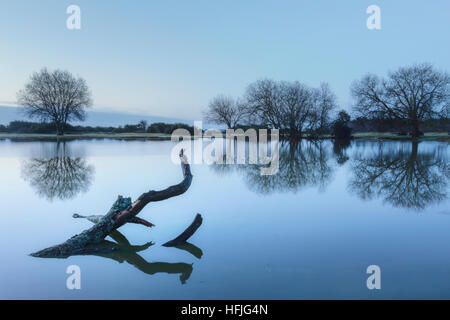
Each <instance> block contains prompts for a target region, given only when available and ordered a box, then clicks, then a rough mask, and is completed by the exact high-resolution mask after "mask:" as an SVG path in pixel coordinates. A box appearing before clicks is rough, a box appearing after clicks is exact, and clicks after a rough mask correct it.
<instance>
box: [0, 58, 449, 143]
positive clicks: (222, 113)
mask: <svg viewBox="0 0 450 320" xmlns="http://www.w3.org/2000/svg"><path fill="white" fill-rule="evenodd" d="M350 92H351V95H352V98H353V106H352V111H351V113H352V114H351V115H350V114H348V113H347V112H346V111H344V110H340V111H339V109H340V108H339V106H338V104H337V98H336V95H335V94H334V92H333V91H332V90H331V88H330V86H329V85H328V84H327V83H322V84H321V85H320V86H319V87H310V86H307V85H305V84H303V83H300V82H298V81H275V80H272V79H262V80H258V81H256V82H253V83H251V84H250V85H249V86H248V87H247V89H246V91H245V94H244V95H243V96H242V97H239V98H233V97H229V96H224V95H218V96H216V97H215V98H213V99H212V100H211V102H210V103H209V105H208V108H207V110H206V111H205V112H204V119H205V120H206V121H208V122H211V123H215V124H218V125H225V126H226V127H227V128H236V127H240V128H244V127H246V128H249V127H252V128H273V129H279V130H280V133H281V135H282V136H284V137H289V138H291V139H299V138H302V137H304V136H307V137H309V138H318V137H320V136H323V135H324V134H331V135H333V136H334V137H335V138H340V139H346V138H349V137H350V136H351V133H352V132H357V131H385V130H386V131H395V132H398V133H399V134H405V135H410V136H412V137H419V136H421V135H423V132H424V130H436V129H437V130H445V131H448V129H449V116H450V76H449V74H448V73H446V72H444V71H440V70H436V69H435V68H434V67H433V66H432V65H430V64H415V65H412V66H408V67H402V68H399V69H398V70H396V71H394V72H390V73H389V74H388V76H387V77H385V78H381V77H378V76H376V75H372V74H367V75H365V76H364V77H362V78H361V79H360V80H357V81H354V82H353V84H352V86H351V89H350ZM17 101H18V103H19V105H21V106H23V107H24V110H25V112H26V114H27V115H28V116H29V117H30V118H35V119H38V120H39V121H40V122H41V123H34V122H23V121H14V122H11V123H10V124H9V125H8V126H0V130H1V131H4V132H21V133H52V132H56V133H57V134H58V135H63V134H64V133H68V132H73V133H80V132H111V133H125V132H150V133H167V134H170V133H172V132H173V131H174V130H175V129H177V128H185V129H188V130H189V131H190V132H191V133H193V127H191V126H187V125H185V124H164V123H154V124H151V125H150V126H148V124H147V122H146V121H141V122H139V123H138V124H128V125H125V126H123V127H118V128H114V127H83V126H72V125H70V122H71V121H73V120H79V121H82V120H84V119H85V117H86V108H89V107H90V106H91V105H92V98H91V92H90V90H89V87H88V86H87V84H86V81H85V80H84V79H82V78H76V77H74V76H73V75H72V74H71V73H69V72H68V71H62V70H55V71H52V72H50V71H48V70H47V69H45V68H44V69H42V70H41V71H39V72H36V73H33V74H32V76H31V78H30V80H29V82H28V83H27V84H26V85H25V87H24V89H23V90H21V91H19V92H18V94H17ZM351 116H353V120H352V119H351Z"/></svg>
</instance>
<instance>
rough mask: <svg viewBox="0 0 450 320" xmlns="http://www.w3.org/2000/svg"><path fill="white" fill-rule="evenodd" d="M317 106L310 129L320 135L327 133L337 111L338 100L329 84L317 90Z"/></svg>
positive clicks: (312, 114) (311, 118)
mask: <svg viewBox="0 0 450 320" xmlns="http://www.w3.org/2000/svg"><path fill="white" fill-rule="evenodd" d="M314 98H315V106H314V108H313V111H312V113H311V116H310V129H311V130H312V131H315V132H317V133H319V134H321V133H325V132H326V131H327V127H328V126H329V124H330V123H331V115H332V113H333V111H334V110H336V108H337V106H338V104H337V98H336V95H335V94H334V92H333V91H332V90H331V88H330V86H329V85H328V83H321V84H320V87H319V88H318V89H315V97H314Z"/></svg>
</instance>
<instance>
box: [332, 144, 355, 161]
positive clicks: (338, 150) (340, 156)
mask: <svg viewBox="0 0 450 320" xmlns="http://www.w3.org/2000/svg"><path fill="white" fill-rule="evenodd" d="M350 145H351V140H350V139H336V140H334V143H333V153H334V155H335V157H336V162H337V163H338V164H339V165H343V164H344V163H346V162H347V161H348V159H349V156H348V155H347V152H346V150H347V148H348V147H350Z"/></svg>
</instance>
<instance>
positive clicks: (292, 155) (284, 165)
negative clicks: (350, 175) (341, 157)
mask: <svg viewBox="0 0 450 320" xmlns="http://www.w3.org/2000/svg"><path fill="white" fill-rule="evenodd" d="M324 144H325V142H323V141H306V140H303V141H300V142H298V143H288V142H285V143H281V144H280V148H279V171H278V172H277V173H276V174H274V175H261V171H260V168H261V165H250V164H245V165H226V164H222V165H218V164H215V165H213V166H212V167H213V170H214V171H215V172H217V173H219V174H227V173H231V172H233V171H235V170H236V171H238V172H239V173H240V174H242V175H243V176H244V177H245V180H246V182H247V185H248V187H249V188H250V189H251V190H253V191H255V192H258V193H262V194H267V193H270V192H274V191H278V192H284V191H297V190H299V189H301V188H303V187H306V186H318V187H319V188H321V189H322V188H324V187H325V185H326V184H327V183H328V182H329V181H330V179H331V176H332V173H333V169H332V167H331V166H330V164H329V158H330V154H329V152H327V148H326V147H325V145H324Z"/></svg>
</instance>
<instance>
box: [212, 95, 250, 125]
mask: <svg viewBox="0 0 450 320" xmlns="http://www.w3.org/2000/svg"><path fill="white" fill-rule="evenodd" d="M244 114H245V106H244V104H243V103H242V102H241V101H239V100H235V99H234V98H232V97H229V96H224V95H219V96H217V97H215V98H214V99H212V100H211V102H210V103H209V106H208V110H207V111H206V112H204V114H203V117H204V119H205V120H206V121H210V122H212V123H215V124H225V125H227V127H228V128H234V127H236V126H237V125H238V123H239V121H241V120H243V117H244Z"/></svg>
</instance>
